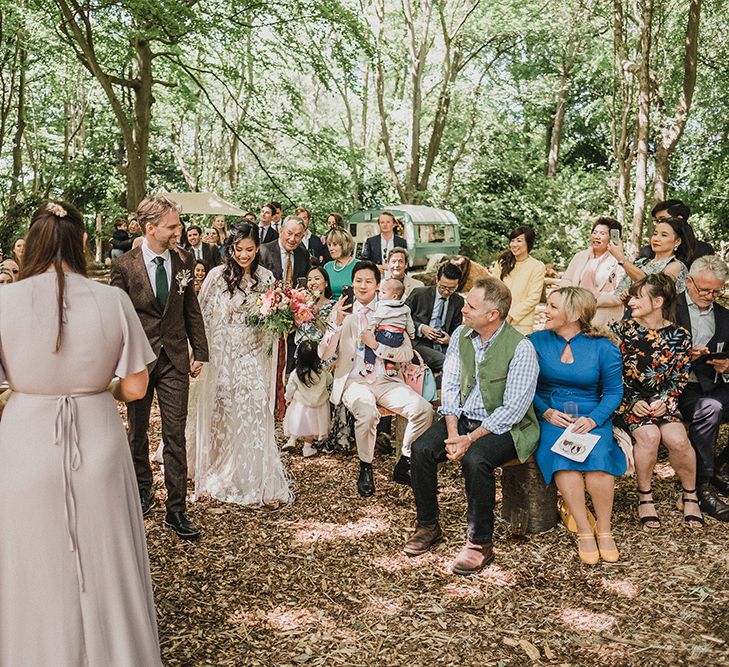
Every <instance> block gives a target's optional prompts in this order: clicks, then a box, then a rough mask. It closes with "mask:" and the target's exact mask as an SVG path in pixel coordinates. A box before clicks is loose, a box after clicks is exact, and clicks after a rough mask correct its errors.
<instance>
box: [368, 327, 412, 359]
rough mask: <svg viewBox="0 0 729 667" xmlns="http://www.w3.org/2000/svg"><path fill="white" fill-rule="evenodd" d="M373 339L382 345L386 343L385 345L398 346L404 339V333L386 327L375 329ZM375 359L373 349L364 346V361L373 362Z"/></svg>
mask: <svg viewBox="0 0 729 667" xmlns="http://www.w3.org/2000/svg"><path fill="white" fill-rule="evenodd" d="M375 340H376V341H377V342H378V343H381V344H382V345H387V347H400V346H401V345H402V344H403V341H404V340H405V334H403V333H399V332H397V331H388V330H387V329H375ZM375 359H376V355H375V351H374V350H373V349H372V348H371V347H367V346H365V349H364V360H365V363H366V364H374V363H375Z"/></svg>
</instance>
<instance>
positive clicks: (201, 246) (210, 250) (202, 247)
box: [186, 225, 221, 270]
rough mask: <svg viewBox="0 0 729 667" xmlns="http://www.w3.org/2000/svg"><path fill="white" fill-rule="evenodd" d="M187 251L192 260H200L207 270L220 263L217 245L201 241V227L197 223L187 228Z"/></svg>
mask: <svg viewBox="0 0 729 667" xmlns="http://www.w3.org/2000/svg"><path fill="white" fill-rule="evenodd" d="M186 250H187V252H189V253H190V254H191V255H192V258H193V259H194V260H196V261H197V260H202V261H203V262H205V264H206V265H207V267H208V270H210V269H212V268H213V267H214V266H217V265H218V264H220V259H221V258H220V250H219V249H218V246H216V245H215V246H213V245H210V244H209V243H203V240H202V229H200V227H198V226H197V225H190V226H189V227H188V228H187V248H186Z"/></svg>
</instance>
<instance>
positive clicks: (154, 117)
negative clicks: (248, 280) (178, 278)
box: [0, 0, 729, 264]
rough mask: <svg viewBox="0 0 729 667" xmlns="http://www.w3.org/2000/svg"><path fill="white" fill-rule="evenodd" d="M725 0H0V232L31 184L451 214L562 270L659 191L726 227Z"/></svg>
mask: <svg viewBox="0 0 729 667" xmlns="http://www.w3.org/2000/svg"><path fill="white" fill-rule="evenodd" d="M728 23H729V8H728V7H727V3H726V2H725V1H724V0H717V1H715V2H711V3H703V2H701V0H635V1H629V2H626V1H623V0H613V1H612V2H605V1H602V2H601V1H598V0H541V1H537V0H519V1H516V0H505V1H504V2H500V3H490V2H485V0H303V1H297V2H293V1H291V0H278V1H275V2H266V3H261V2H257V1H254V0H157V1H151V0H125V1H113V0H100V1H95V2H89V1H81V0H13V2H10V1H9V0H0V171H1V172H2V175H3V177H2V178H1V179H0V214H2V216H3V217H2V219H3V222H2V228H1V229H0V246H2V247H3V249H7V247H8V245H9V242H10V238H11V237H12V235H14V234H16V233H18V232H20V231H22V230H23V226H24V225H26V224H27V218H28V214H29V211H31V210H32V209H33V207H34V206H36V205H37V203H38V201H39V200H40V199H42V198H45V197H63V198H65V199H68V200H70V201H72V202H74V203H76V204H77V205H78V206H79V207H80V208H81V209H82V210H83V212H84V213H85V215H87V217H88V221H89V225H90V228H92V227H93V224H94V220H95V219H97V218H99V219H100V220H102V221H103V222H104V224H105V225H107V228H108V227H109V226H110V225H111V223H112V221H113V220H114V218H115V217H117V216H118V215H124V214H125V213H126V212H127V211H129V210H133V209H134V208H135V206H136V204H137V203H138V202H139V201H140V199H141V198H142V197H143V196H144V193H145V192H149V191H159V190H199V191H207V190H212V191H215V192H217V193H218V194H220V195H221V196H223V197H225V198H226V199H228V200H229V201H231V202H234V203H236V204H237V205H238V206H240V207H241V208H244V209H251V210H253V211H256V212H257V210H258V208H259V207H260V205H261V204H262V203H264V202H265V201H268V200H270V199H275V200H278V201H281V202H282V203H283V204H284V208H285V209H287V210H288V212H293V209H294V208H295V206H297V205H303V206H306V207H307V208H309V209H310V210H311V211H312V213H313V219H314V222H315V225H317V226H318V228H319V229H320V230H321V229H323V222H324V217H325V216H326V214H327V213H328V212H329V211H340V212H341V213H343V214H344V215H345V216H346V215H348V214H350V213H352V212H353V211H356V210H357V209H360V208H363V207H369V206H375V205H384V204H391V203H397V202H401V203H420V204H429V205H433V206H438V207H443V208H448V209H450V210H452V211H454V212H455V213H456V215H457V216H458V218H459V220H460V221H461V224H462V234H461V236H462V239H463V243H464V250H465V252H467V253H468V254H470V255H471V256H473V257H475V258H478V259H488V258H491V257H492V256H493V255H494V253H495V252H496V251H498V250H500V249H502V248H503V247H504V245H505V234H507V233H508V231H509V230H510V229H511V228H513V227H515V226H517V225H520V224H531V225H533V226H534V227H535V228H536V230H537V244H536V252H535V254H536V255H537V256H538V257H539V258H540V259H544V260H549V261H553V262H555V263H557V264H564V263H565V260H567V259H568V258H569V257H570V256H571V254H572V253H573V252H575V251H576V250H577V249H580V248H581V247H583V246H584V243H585V242H586V239H587V235H588V233H589V221H590V220H592V219H594V218H595V217H597V216H599V215H609V216H611V217H616V218H618V219H619V220H620V221H621V222H623V224H624V228H625V230H626V234H625V236H626V237H629V236H630V233H631V231H632V241H633V242H634V243H635V242H637V241H638V240H639V239H640V238H641V236H642V237H644V236H645V233H646V231H647V229H646V226H647V220H648V218H649V215H648V214H649V211H650V208H651V206H652V204H653V203H654V201H660V200H663V199H665V198H667V197H672V198H674V197H675V198H680V199H683V200H684V201H686V202H687V203H688V204H689V206H690V207H691V210H692V222H694V223H695V226H696V228H697V230H698V232H699V235H700V236H704V237H706V238H707V239H713V240H720V239H722V238H723V237H724V235H725V232H726V230H727V228H729V143H728V142H727V131H728V130H729V113H727V110H726V109H727V97H728V96H729V92H728V91H729V65H727V63H729V47H728V46H727V42H726V39H725V37H723V36H722V35H724V30H725V29H726V25H727V24H728Z"/></svg>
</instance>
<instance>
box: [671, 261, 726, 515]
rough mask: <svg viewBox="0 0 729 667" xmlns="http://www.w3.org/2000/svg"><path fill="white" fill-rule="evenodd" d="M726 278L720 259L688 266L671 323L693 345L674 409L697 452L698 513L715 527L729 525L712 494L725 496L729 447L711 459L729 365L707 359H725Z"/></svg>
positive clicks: (721, 503)
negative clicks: (717, 356) (722, 355)
mask: <svg viewBox="0 0 729 667" xmlns="http://www.w3.org/2000/svg"><path fill="white" fill-rule="evenodd" d="M727 278H729V269H728V268H727V265H726V264H725V263H724V262H723V261H722V260H721V259H720V258H719V257H717V256H716V255H705V256H703V257H699V258H698V259H696V260H695V261H694V263H693V264H692V265H691V270H690V271H689V277H688V279H687V280H686V291H685V292H684V293H683V294H679V296H678V299H677V301H676V323H677V324H679V325H681V326H682V327H684V328H685V329H687V330H689V331H690V332H691V340H692V343H693V350H692V352H691V357H692V362H691V370H690V374H689V381H688V384H687V385H686V388H685V389H684V391H683V393H682V394H681V396H680V397H679V399H678V407H679V410H681V414H682V415H683V417H684V419H685V420H686V421H687V422H688V424H689V438H690V440H691V444H692V445H693V447H694V449H695V450H696V485H697V487H696V488H697V494H698V497H699V504H700V506H701V511H702V512H703V513H704V514H708V515H709V516H711V517H714V518H715V519H718V520H719V521H729V505H728V504H727V503H725V502H724V501H723V500H721V498H719V497H718V496H717V494H716V491H717V490H718V491H719V492H721V493H723V494H727V495H729V447H725V448H724V450H723V451H722V453H721V454H719V456H716V455H715V448H716V439H717V436H718V435H719V427H720V426H721V423H722V421H725V420H726V419H727V418H728V417H729V383H728V381H729V359H726V358H725V359H713V360H712V359H709V358H707V357H706V355H707V354H710V353H712V352H719V351H723V352H727V353H729V310H727V309H726V308H724V307H723V306H720V305H719V304H718V303H715V301H716V298H717V297H718V296H719V295H720V294H721V291H722V289H723V288H724V284H725V283H726V281H727Z"/></svg>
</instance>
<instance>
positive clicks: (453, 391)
mask: <svg viewBox="0 0 729 667" xmlns="http://www.w3.org/2000/svg"><path fill="white" fill-rule="evenodd" d="M463 327H464V325H461V326H460V327H458V328H457V329H456V330H455V331H454V332H453V334H452V335H451V342H450V345H449V346H448V352H446V357H445V361H444V362H443V375H442V378H441V405H440V409H439V410H438V412H439V413H440V414H441V415H443V416H445V415H453V416H456V417H460V416H461V415H463V416H465V417H466V418H467V419H471V420H478V421H480V422H481V426H482V427H483V428H485V429H487V430H488V431H490V432H491V433H495V434H496V435H501V434H502V433H506V432H508V431H510V430H511V428H512V427H513V426H514V424H518V423H519V422H520V421H521V420H522V419H523V418H524V415H525V414H526V412H527V410H528V409H529V406H530V405H531V404H532V401H533V400H534V392H535V391H536V388H537V378H538V377H539V361H538V360H537V353H536V351H535V349H534V346H533V345H532V343H531V341H530V340H528V339H527V338H525V339H524V340H522V341H521V342H520V343H519V344H518V345H517V346H516V350H515V351H514V356H513V358H512V360H511V363H510V364H509V373H508V375H507V377H506V387H505V389H504V400H503V403H502V405H501V406H499V407H498V408H496V409H495V410H494V411H493V412H492V413H491V414H489V413H488V411H487V410H486V408H484V405H483V399H482V397H481V389H480V387H479V380H478V373H476V384H475V385H474V387H473V389H472V390H471V393H470V394H469V395H468V398H467V399H466V402H465V404H464V405H461V357H460V352H459V350H460V347H459V346H460V341H461V330H462V329H463ZM503 328H504V325H503V324H502V325H501V326H500V327H499V328H498V330H497V331H496V333H494V335H493V336H491V338H489V339H488V340H487V341H483V340H482V339H481V336H479V335H478V334H477V333H476V332H475V331H473V332H471V336H470V339H471V344H472V345H473V349H474V351H475V352H476V368H478V366H479V364H480V363H481V362H482V361H483V358H484V355H485V354H486V351H487V350H488V349H489V347H491V345H492V343H493V342H494V340H495V339H496V336H498V335H499V334H500V333H501V330H502V329H503Z"/></svg>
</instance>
